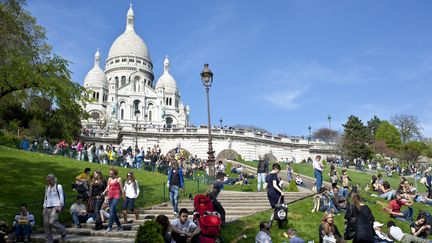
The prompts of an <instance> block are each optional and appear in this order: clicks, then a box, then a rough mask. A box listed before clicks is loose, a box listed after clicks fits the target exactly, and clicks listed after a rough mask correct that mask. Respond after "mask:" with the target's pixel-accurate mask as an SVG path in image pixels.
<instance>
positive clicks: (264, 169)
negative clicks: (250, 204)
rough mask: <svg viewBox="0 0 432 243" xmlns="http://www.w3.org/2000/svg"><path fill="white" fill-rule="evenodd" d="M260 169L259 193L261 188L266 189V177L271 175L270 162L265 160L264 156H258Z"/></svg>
mask: <svg viewBox="0 0 432 243" xmlns="http://www.w3.org/2000/svg"><path fill="white" fill-rule="evenodd" d="M258 160H259V162H258V167H257V173H258V174H257V176H258V191H259V192H260V191H261V186H262V187H263V189H265V188H264V183H265V182H266V176H267V175H268V173H269V164H268V161H267V160H266V159H265V158H264V156H262V155H260V156H258Z"/></svg>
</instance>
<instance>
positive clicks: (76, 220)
mask: <svg viewBox="0 0 432 243" xmlns="http://www.w3.org/2000/svg"><path fill="white" fill-rule="evenodd" d="M72 219H73V222H74V224H76V225H78V224H80V223H85V222H86V221H87V219H88V216H87V215H78V213H77V212H73V213H72Z"/></svg>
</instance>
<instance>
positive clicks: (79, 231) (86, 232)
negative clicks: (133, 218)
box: [67, 224, 136, 238]
mask: <svg viewBox="0 0 432 243" xmlns="http://www.w3.org/2000/svg"><path fill="white" fill-rule="evenodd" d="M114 225H115V224H114ZM116 229H117V226H113V231H111V232H105V230H97V231H96V230H92V229H89V228H67V233H68V235H83V236H98V237H123V238H135V235H136V231H133V230H123V231H117V230H116Z"/></svg>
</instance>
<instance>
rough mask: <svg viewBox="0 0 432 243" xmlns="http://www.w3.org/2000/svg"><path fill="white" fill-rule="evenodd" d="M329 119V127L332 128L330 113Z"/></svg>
mask: <svg viewBox="0 0 432 243" xmlns="http://www.w3.org/2000/svg"><path fill="white" fill-rule="evenodd" d="M327 119H328V122H329V128H330V130H331V116H330V115H328V117H327Z"/></svg>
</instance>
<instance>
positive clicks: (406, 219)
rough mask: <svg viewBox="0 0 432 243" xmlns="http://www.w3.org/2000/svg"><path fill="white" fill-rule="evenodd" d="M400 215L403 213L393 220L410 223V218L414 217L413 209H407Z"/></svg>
mask: <svg viewBox="0 0 432 243" xmlns="http://www.w3.org/2000/svg"><path fill="white" fill-rule="evenodd" d="M402 213H403V216H396V217H395V219H397V220H400V221H404V222H409V223H411V222H412V217H413V215H414V209H413V208H412V207H409V208H408V209H406V210H405V211H403V212H402Z"/></svg>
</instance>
